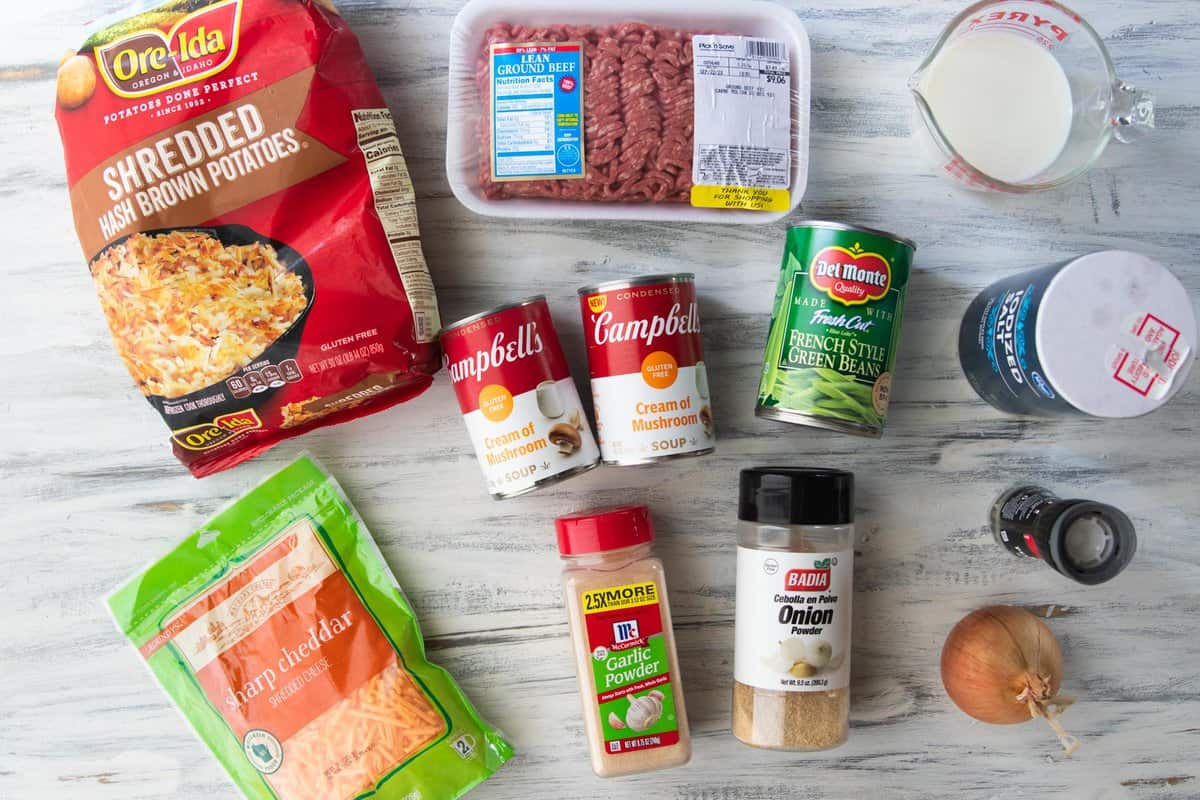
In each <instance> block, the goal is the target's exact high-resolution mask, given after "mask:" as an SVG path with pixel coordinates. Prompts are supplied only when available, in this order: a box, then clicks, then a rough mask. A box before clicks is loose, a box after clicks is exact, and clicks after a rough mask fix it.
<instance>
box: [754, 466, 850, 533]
mask: <svg viewBox="0 0 1200 800" xmlns="http://www.w3.org/2000/svg"><path fill="white" fill-rule="evenodd" d="M738 519H742V520H746V521H748V522H766V523H770V524H777V525H849V524H850V523H852V522H854V473H852V472H845V471H844V470H840V469H820V468H814V467H754V468H753V469H744V470H742V475H741V479H740V481H739V487H738Z"/></svg>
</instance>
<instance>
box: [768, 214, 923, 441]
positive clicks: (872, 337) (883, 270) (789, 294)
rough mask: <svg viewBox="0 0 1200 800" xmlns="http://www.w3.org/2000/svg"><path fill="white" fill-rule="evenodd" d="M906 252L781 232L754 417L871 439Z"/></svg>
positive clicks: (884, 244)
mask: <svg viewBox="0 0 1200 800" xmlns="http://www.w3.org/2000/svg"><path fill="white" fill-rule="evenodd" d="M913 250H914V246H913V245H912V244H911V243H909V242H907V241H904V240H902V239H899V238H896V237H893V236H891V235H890V234H885V233H881V232H876V231H868V230H863V229H856V228H851V227H848V226H842V225H835V224H832V223H811V224H808V225H803V226H800V227H795V228H792V229H791V230H789V231H788V238H787V246H786V248H785V251H784V259H783V267H782V270H781V273H780V276H779V285H778V288H777V290H776V294H775V312H774V315H773V316H772V318H771V328H770V333H769V335H768V339H767V348H766V354H765V357H764V363H763V374H762V382H761V384H760V385H759V394H758V409H757V414H758V415H759V416H761V417H769V418H773V419H780V420H783V421H785V422H795V423H799V424H804V425H815V426H817V427H823V428H831V429H833V430H840V431H844V432H847V433H858V434H863V435H868V436H879V435H881V434H882V433H883V425H884V422H885V420H886V419H887V409H888V401H889V399H890V398H891V393H892V373H893V370H894V367H895V362H896V343H897V341H898V340H899V338H900V320H901V317H902V315H903V312H904V295H905V292H906V290H907V289H908V276H909V271H910V269H911V263H912V255H913Z"/></svg>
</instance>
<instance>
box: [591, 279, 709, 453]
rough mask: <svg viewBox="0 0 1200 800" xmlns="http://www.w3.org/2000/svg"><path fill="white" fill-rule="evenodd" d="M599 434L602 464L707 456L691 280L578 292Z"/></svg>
mask: <svg viewBox="0 0 1200 800" xmlns="http://www.w3.org/2000/svg"><path fill="white" fill-rule="evenodd" d="M579 295H580V310H581V311H582V313H583V330H584V336H585V338H586V339H587V353H588V364H589V366H590V368H591V375H592V398H593V401H594V403H595V411H596V431H597V435H598V437H599V439H600V451H601V453H602V455H603V457H604V461H605V462H606V463H611V464H641V463H646V462H649V461H656V460H658V459H661V458H668V457H671V456H680V455H700V454H703V453H709V452H712V449H713V445H714V443H715V441H716V438H715V435H716V434H715V431H714V429H713V414H712V406H711V404H710V401H709V389H708V373H707V372H706V371H705V367H704V360H703V359H704V353H703V349H702V345H701V342H700V312H699V309H698V307H697V305H696V287H695V284H694V283H693V282H692V276H691V275H664V276H654V277H650V278H641V279H637V280H634V281H629V282H622V283H618V284H604V285H601V286H598V287H595V288H587V289H581V290H580V291H579Z"/></svg>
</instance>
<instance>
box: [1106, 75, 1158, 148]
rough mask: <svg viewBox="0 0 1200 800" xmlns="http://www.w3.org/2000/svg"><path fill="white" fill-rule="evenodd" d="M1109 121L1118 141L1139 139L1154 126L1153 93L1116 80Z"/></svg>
mask: <svg viewBox="0 0 1200 800" xmlns="http://www.w3.org/2000/svg"><path fill="white" fill-rule="evenodd" d="M1111 123H1112V126H1113V135H1114V136H1116V138H1117V140H1118V141H1121V142H1132V141H1134V140H1136V139H1140V138H1141V137H1142V136H1144V135H1145V134H1147V133H1149V132H1150V131H1151V130H1152V129H1153V128H1154V95H1153V94H1151V93H1150V92H1146V91H1142V90H1141V89H1138V88H1137V87H1136V86H1130V85H1129V84H1128V83H1125V82H1124V81H1117V82H1116V83H1114V84H1113V103H1112V118H1111Z"/></svg>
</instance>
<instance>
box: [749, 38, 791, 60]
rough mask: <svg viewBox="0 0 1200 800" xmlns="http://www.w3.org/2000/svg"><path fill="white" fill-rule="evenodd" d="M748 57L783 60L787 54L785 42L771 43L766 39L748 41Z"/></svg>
mask: <svg viewBox="0 0 1200 800" xmlns="http://www.w3.org/2000/svg"><path fill="white" fill-rule="evenodd" d="M746 55H747V56H750V57H751V58H772V59H782V58H783V57H784V56H785V55H786V53H785V52H784V49H783V42H769V41H767V40H765V39H747V40H746Z"/></svg>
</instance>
